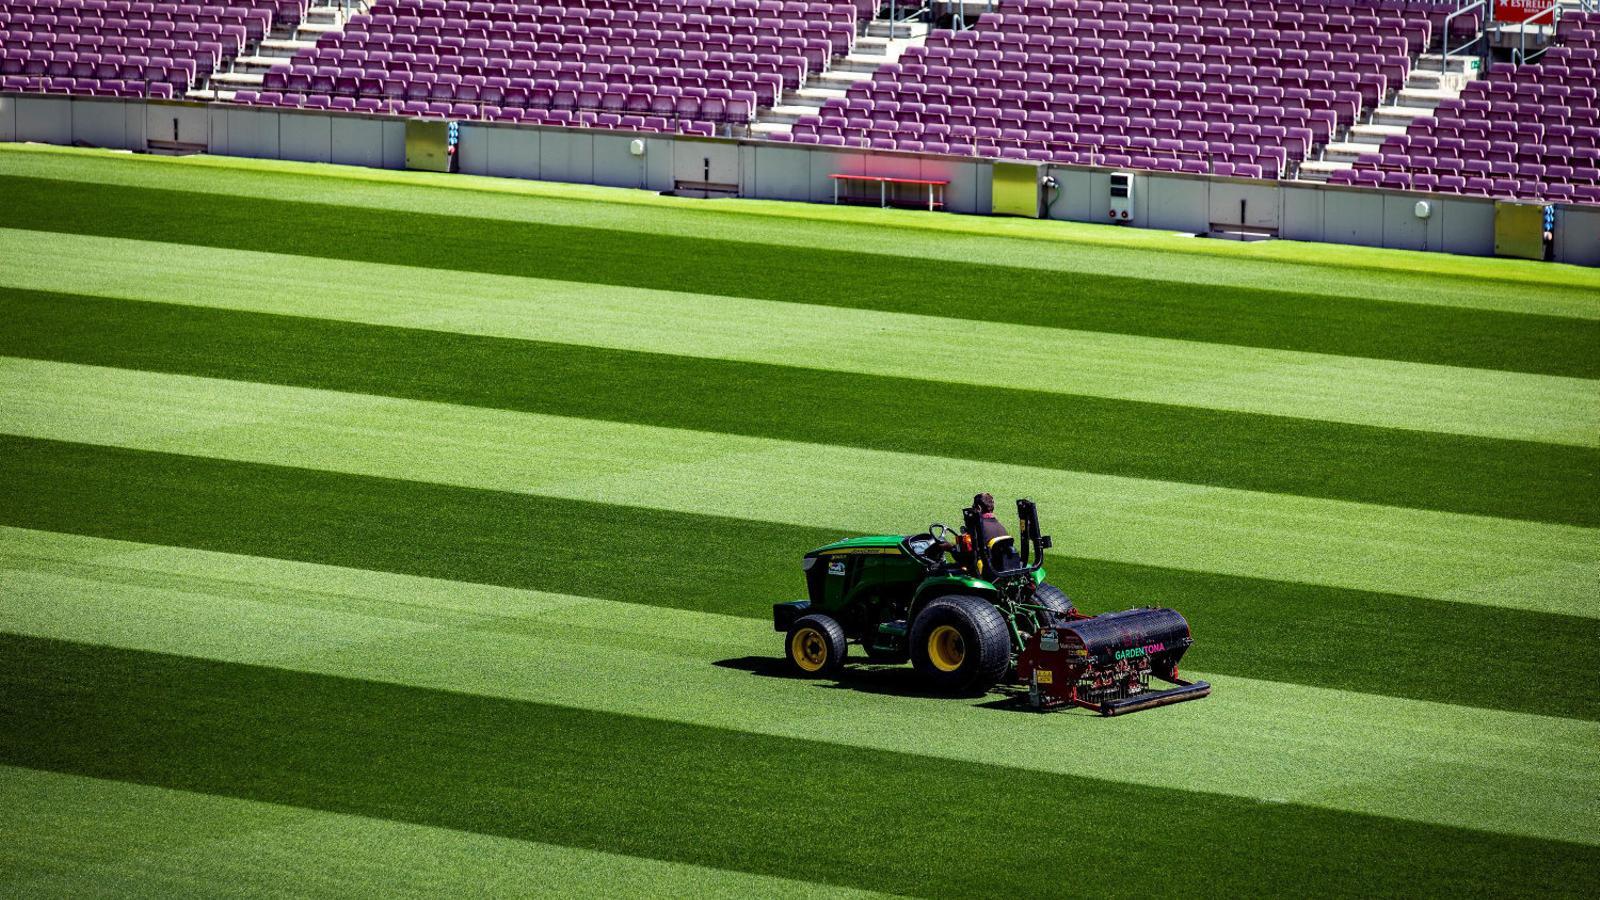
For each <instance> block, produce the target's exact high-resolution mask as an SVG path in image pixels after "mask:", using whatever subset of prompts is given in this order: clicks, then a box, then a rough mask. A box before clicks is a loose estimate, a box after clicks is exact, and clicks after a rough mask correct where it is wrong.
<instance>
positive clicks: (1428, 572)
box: [0, 359, 1600, 617]
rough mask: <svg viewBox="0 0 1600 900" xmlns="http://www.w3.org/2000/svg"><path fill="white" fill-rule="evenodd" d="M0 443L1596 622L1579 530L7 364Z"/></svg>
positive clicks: (1590, 558) (1596, 586)
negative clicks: (376, 480) (1028, 545)
mask: <svg viewBox="0 0 1600 900" xmlns="http://www.w3.org/2000/svg"><path fill="white" fill-rule="evenodd" d="M0 432H3V433H8V434H16V435H22V436H26V437H34V438H47V439H52V440H62V441H74V442H79V443H87V444H99V445H109V446H119V447H127V448H130V449H137V450H159V451H167V452H174V453H183V454H188V455H194V456H204V457H217V458H224V459H231V460H238V461H244V462H260V463H268V464H274V465H285V466H297V467H303V468H310V469H322V470H328V471H336V472H343V473H349V474H360V475H374V476H380V477H392V478H404V479H412V480H417V481H427V482H435V483H440V484H449V485H456V486H462V487H474V488H488V489H493V490H500V491H512V492H527V493H532V494H539V495H545V496H552V497H562V498H571V499H580V500H588V501H597V502H601V503H613V504H626V505H635V506H645V507H654V508H660V509H668V510H674V511H680V512H689V513H696V514H707V515H720V516H730V517H735V518H744V519H754V520H760V521H771V522H778V523H785V524H795V525H807V526H820V527H836V528H838V529H839V530H840V531H841V532H847V531H855V532H861V531H868V532H871V531H893V532H903V531H906V530H910V529H916V528H921V527H923V525H924V523H926V522H927V520H928V519H929V518H933V517H937V518H942V519H945V520H946V521H950V520H953V519H955V518H956V510H957V508H958V507H959V505H960V504H961V503H962V502H963V501H964V500H966V499H967V498H970V497H971V495H972V492H973V491H974V490H977V489H980V488H983V489H989V490H992V491H994V492H995V493H996V494H997V495H999V496H1004V497H1009V496H1017V495H1023V496H1029V497H1033V498H1035V499H1036V500H1038V501H1039V502H1040V503H1041V504H1043V506H1044V509H1045V511H1046V512H1045V515H1046V518H1047V520H1048V524H1049V527H1050V530H1051V531H1052V532H1053V533H1054V535H1055V537H1056V544H1057V546H1058V547H1061V548H1063V549H1064V550H1066V551H1067V552H1069V553H1072V554H1073V555H1077V556H1084V557H1090V558H1098V559H1107V560H1115V561H1120V562H1132V563H1142V564H1147V565H1155V566H1164V567H1169V568H1179V569H1190V570H1196V571H1202V572H1218V573H1225V574H1230V575H1245V576H1251V577H1258V578H1268V579H1273V580H1277V581H1297V582H1304V583H1310V584H1321V585H1329V586H1334V587H1348V588H1356V589H1361V590H1371V591H1380V592H1384V593H1394V594H1409V595H1414V596H1419V597H1428V598H1434V599H1442V600H1457V601H1462V602H1469V603H1482V604H1487V605H1491V606H1502V607H1507V608H1513V609H1529V610H1536V611H1540V612H1552V613H1562V614H1568V615H1577V616H1587V617H1600V603H1597V601H1596V599H1595V598H1596V597H1597V596H1600V531H1597V530H1594V529H1586V528H1579V527H1574V526H1563V525H1551V524H1543V523H1535V522H1525V521H1513V520H1509V519H1498V518H1489V517H1481V516H1467V515H1460V514H1452V513H1442V512H1432V511H1424V510H1412V509H1402V508H1398V507H1385V506H1374V505H1367V504H1358V503H1349V502H1342V501H1333V500H1317V499H1309V498H1301V497H1293V496H1288V495H1283V494H1267V493H1259V492H1251V491H1241V490H1233V489H1224V488H1211V487H1202V486H1196V485H1189V484H1178V483H1172V482H1162V481H1153V480H1143V479H1134V478H1125V477H1117V476H1108V475H1093V474H1084V473H1078V472H1066V471H1059V470H1053V469H1037V468H1030V467H1026V466H1006V465H996V464H990V463H976V462H967V461H962V460H952V459H943V458H939V457H937V456H933V455H928V456H922V455H912V454H901V453H886V452H878V451H867V450H859V449H853V448H844V447H833V446H828V445H826V444H822V443H817V444H806V443H795V442H788V441H777V440H770V439H762V438H749V437H741V436H731V435H724V434H714V433H705V432H693V431H686V430H679V429H669V428H658V427H650V426H639V425H626V424H617V423H609V422H601V421H596V420H590V419H574V418H563V417H557V416H546V415H535V414H528V413H516V412H506V411H501V410H485V409H478V408H468V407H458V406H452V405H449V404H439V403H427V402H420V401H410V400H394V399H389V398H378V397H371V396H366V395H360V394H348V393H339V392H332V391H319V390H310V389H303V388H286V387H279V386H272V385H260V384H250V383H244V382H233V381H223V380H217V379H205V378H192V377H187V376H174V375H155V374H150V373H144V372H135V371H130V370H125V369H108V368H101V367H96V366H79V365H72V364H64V363H50V362H38V361H31V360H18V359H0ZM826 438H827V436H826V435H817V439H818V440H819V441H825V440H826ZM929 449H930V451H936V450H937V448H929ZM795 549H796V551H797V552H798V551H800V550H801V549H803V548H795Z"/></svg>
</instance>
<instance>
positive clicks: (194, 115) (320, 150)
mask: <svg viewBox="0 0 1600 900" xmlns="http://www.w3.org/2000/svg"><path fill="white" fill-rule="evenodd" d="M460 134H461V144H460V148H459V154H458V155H459V168H460V171H462V172H465V173H468V174H475V175H491V176H499V177H507V178H523V179H537V180H543V181H562V182H573V183H580V184H599V185H609V186H613V187H626V188H639V189H644V190H653V191H672V192H675V193H679V194H688V195H692V196H740V197H752V198H760V199H771V200H794V201H803V202H812V203H830V202H832V201H833V197H834V193H833V192H834V182H833V179H831V178H830V177H829V176H830V175H834V174H850V175H878V176H889V177H898V178H913V179H936V180H945V181H948V182H949V184H948V186H947V187H946V188H945V190H944V197H943V200H944V207H945V209H947V210H949V211H951V212H957V213H971V214H988V213H990V212H991V211H992V186H993V169H994V165H993V163H992V162H990V161H987V160H979V159H965V158H956V157H947V156H932V155H920V154H913V153H896V152H882V151H868V150H862V149H850V148H843V147H820V146H814V145H795V144H778V143H772V142H768V141H748V140H737V139H728V138H692V137H684V136H678V135H668V134H633V133H627V132H608V131H583V130H577V129H567V128H536V127H528V126H521V125H511V124H503V123H487V122H463V123H462V126H461V131H460ZM0 140H3V141H33V142H39V143H48V144H59V145H73V144H76V145H83V146H96V147H108V148H116V149H125V150H133V151H140V152H146V151H154V152H163V151H165V152H192V151H205V152H209V153H214V154H219V155H225V156H240V157H249V158H256V159H284V160H297V161H302V162H326V163H339V164H344V165H358V166H368V167H372V168H386V169H400V168H404V166H405V120H404V119H402V118H397V117H389V116H366V115H351V114H348V113H325V112H317V111H296V110H278V109H263V108H257V107H243V106H234V105H232V104H225V103H211V104H207V103H197V102H189V101H158V100H150V101H145V100H129V99H109V98H88V97H53V96H52V97H47V96H38V95H18V94H9V95H3V94H0ZM1111 171H1112V170H1109V169H1094V168H1087V167H1078V166H1045V165H1041V166H1039V172H1040V177H1041V179H1042V178H1043V177H1044V176H1045V175H1050V176H1053V177H1054V178H1055V179H1056V180H1057V182H1058V183H1059V189H1058V190H1056V191H1054V192H1048V191H1041V202H1040V210H1039V215H1040V217H1042V218H1052V219H1061V220H1070V221H1078V222H1100V223H1104V222H1108V221H1109V216H1108V210H1109V209H1110V189H1111V184H1110V181H1111ZM1418 200H1425V201H1427V202H1428V204H1429V207H1430V214H1429V215H1428V216H1427V217H1426V218H1421V217H1418V216H1417V215H1416V213H1415V209H1416V204H1417V201H1418ZM1130 212H1131V218H1130V220H1129V222H1130V224H1131V225H1132V226H1133V227H1141V228H1155V229H1160V230H1164V231H1174V232H1181V233H1186V234H1199V233H1207V232H1215V231H1221V232H1241V233H1250V232H1255V233H1260V234H1267V235H1275V236H1278V237H1282V238H1288V239H1293V240H1303V241H1319V242H1328V243H1340V244H1355V245H1361V246H1370V247H1389V248H1396V249H1407V250H1436V251H1446V252H1450V253H1460V254H1467V255H1473V256H1488V255H1492V254H1493V253H1494V223H1495V208H1494V201H1493V200H1488V199H1476V198H1466V197H1460V198H1457V197H1446V196H1440V195H1429V194H1415V193H1405V192H1389V191H1374V190H1366V189H1359V188H1346V187H1334V186H1328V185H1318V184H1303V183H1298V182H1260V181H1250V180H1245V179H1236V178H1222V177H1213V176H1200V175H1178V174H1167V173H1136V174H1135V178H1134V192H1133V197H1132V209H1131V211H1130ZM1553 243H1554V251H1555V258H1556V259H1557V260H1559V261H1562V262H1570V263H1577V264H1580V265H1590V266H1600V210H1597V209H1593V208H1585V207H1572V206H1563V207H1561V208H1560V210H1559V212H1558V215H1557V226H1556V230H1555V234H1554V242H1553Z"/></svg>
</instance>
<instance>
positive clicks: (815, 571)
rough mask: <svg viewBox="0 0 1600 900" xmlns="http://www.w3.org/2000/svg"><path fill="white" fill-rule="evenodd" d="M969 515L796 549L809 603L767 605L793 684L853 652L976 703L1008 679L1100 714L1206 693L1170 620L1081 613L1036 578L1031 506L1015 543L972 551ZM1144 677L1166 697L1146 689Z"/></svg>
mask: <svg viewBox="0 0 1600 900" xmlns="http://www.w3.org/2000/svg"><path fill="white" fill-rule="evenodd" d="M979 517H980V513H979V512H978V510H977V509H976V508H970V509H967V510H964V511H963V527H962V530H961V532H960V533H959V534H958V533H954V532H952V531H951V529H950V528H949V527H947V526H945V525H942V524H939V523H934V524H933V525H930V526H929V527H928V530H927V531H926V532H923V533H920V534H913V535H874V536H869V537H856V538H847V539H845V540H841V541H835V542H834V543H831V544H828V545H826V546H824V547H819V548H817V549H815V550H813V551H811V552H810V553H807V554H806V555H805V558H804V561H803V563H802V566H803V568H804V570H805V574H806V586H807V588H808V594H809V597H810V599H808V600H797V601H794V602H790V603H777V604H774V605H773V608H772V620H773V627H774V628H775V629H776V630H777V631H779V632H782V633H784V635H785V645H784V646H785V649H786V651H787V655H788V659H789V662H790V664H791V665H792V666H793V667H794V669H795V670H796V671H797V672H798V673H799V674H801V675H806V676H812V677H836V676H838V675H839V674H840V673H841V672H842V670H843V667H844V665H845V663H846V659H847V655H848V648H849V645H850V644H857V645H859V646H860V647H861V649H862V651H863V652H864V653H865V654H866V656H867V658H868V660H870V661H873V662H878V663H904V662H906V661H907V660H910V662H911V664H912V666H913V667H914V668H915V669H916V670H917V672H918V673H919V674H920V675H921V676H922V677H923V679H924V680H925V681H926V683H927V684H928V686H929V687H930V688H932V689H933V690H935V691H938V692H941V693H951V694H973V693H982V692H984V691H987V690H989V689H990V688H992V687H994V686H995V685H997V684H999V683H1001V682H1003V681H1008V680H1010V681H1014V682H1016V683H1020V684H1025V685H1027V687H1028V696H1029V699H1030V701H1031V702H1032V704H1033V705H1034V706H1035V707H1037V708H1039V709H1053V708H1056V707H1060V706H1067V705H1076V706H1082V707H1086V708H1089V709H1093V710H1095V711H1097V712H1100V713H1101V714H1102V715H1116V714H1117V713H1120V712H1130V711H1133V710H1136V709H1147V708H1150V707H1152V706H1162V705H1166V704H1169V703H1177V702H1180V701H1183V700H1192V699H1197V698H1199V697H1204V696H1206V695H1207V694H1209V693H1210V691H1211V687H1210V685H1208V684H1206V683H1205V682H1203V681H1202V682H1190V681H1185V680H1183V679H1181V678H1180V677H1179V676H1178V660H1179V659H1180V658H1181V657H1182V656H1183V653H1184V651H1185V650H1186V649H1187V648H1188V647H1189V646H1190V644H1192V643H1193V640H1192V638H1191V636H1190V633H1189V623H1188V622H1187V621H1186V620H1185V619H1184V618H1183V617H1182V616H1180V615H1178V613H1177V612H1175V611H1173V610H1170V609H1163V608H1156V607H1147V608H1143V609H1131V610H1126V611H1124V612H1118V613H1108V614H1105V615H1101V616H1086V615H1083V614H1081V613H1079V612H1078V611H1077V610H1076V609H1074V608H1073V605H1072V601H1071V600H1069V599H1068V598H1067V595H1066V594H1065V593H1064V592H1063V591H1062V590H1061V589H1060V588H1058V587H1056V586H1054V585H1052V584H1050V583H1049V582H1047V581H1045V580H1044V579H1045V570H1044V551H1045V550H1047V549H1049V548H1050V538H1049V536H1047V535H1044V534H1042V533H1041V532H1040V530H1039V513H1038V509H1037V507H1036V506H1035V505H1034V504H1033V502H1032V501H1030V500H1018V501H1017V518H1018V519H1019V521H1020V527H1019V532H1018V535H1017V536H1016V537H1015V538H1011V537H1004V536H1002V537H998V538H995V539H994V540H993V541H992V542H991V543H990V544H989V545H988V546H980V545H979V543H980V542H978V541H977V540H976V536H978V535H981V534H982V533H983V531H982V528H981V527H980V520H979ZM952 546H953V547H955V548H956V550H955V552H954V553H953V554H952V555H953V556H954V557H955V560H954V562H951V561H950V560H949V559H948V558H947V550H948V548H950V547H952ZM1152 677H1154V678H1158V679H1160V680H1163V681H1166V682H1169V683H1171V684H1173V685H1175V687H1174V688H1172V689H1168V690H1156V689H1152V688H1151V685H1150V680H1151V678H1152Z"/></svg>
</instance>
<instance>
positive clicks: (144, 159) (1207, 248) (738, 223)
mask: <svg viewBox="0 0 1600 900" xmlns="http://www.w3.org/2000/svg"><path fill="white" fill-rule="evenodd" d="M0 172H3V173H5V174H11V175H26V176H31V177H42V178H54V179H62V180H67V181H82V182H93V183H100V184H120V185H126V186H132V187H156V188H177V189H182V190H187V191H195V192H201V193H217V194H229V195H236V196H242V197H263V198H272V199H278V200H289V201H301V202H311V203H324V204H334V205H339V206H356V207H363V208H366V209H370V210H372V211H374V212H375V213H380V214H381V213H382V212H383V211H385V210H401V211H410V212H424V213H440V212H444V213H449V214H459V215H470V216H474V217H478V218H491V219H502V220H506V221H513V222H541V223H546V224H556V225H563V224H564V225H580V226H584V227H589V228H597V227H598V228H607V229H615V230H622V231H642V232H662V233H671V234H679V235H687V236H691V237H698V238H712V239H724V240H734V241H739V242H750V241H754V242H757V243H769V244H779V245H786V246H802V247H811V248H817V249H835V250H850V251H867V252H871V253H874V254H880V255H884V256H888V257H902V258H906V259H908V260H909V261H910V262H911V263H912V264H915V262H916V261H917V260H919V259H931V260H938V261H947V260H951V259H963V260H968V261H971V262H978V263H992V264H998V265H1006V266H1019V267H1024V268H1033V269H1042V270H1049V271H1057V272H1064V273H1082V274H1086V275H1093V274H1113V275H1118V274H1125V273H1127V272H1129V271H1138V272H1140V273H1143V274H1144V275H1147V276H1150V277H1155V278H1161V279H1164V280H1172V281H1182V282H1186V283H1206V284H1213V285H1222V286H1229V285H1231V286H1236V287H1267V288H1273V289H1278V290H1292V291H1302V292H1310V293H1324V294H1328V295H1330V296H1339V297H1361V298H1366V299H1373V300H1392V301H1397V302H1407V303H1424V304H1435V305H1448V306H1464V307H1470V308H1476V309H1493V310H1500V311H1505V312H1522V313H1533V314H1540V315H1557V316H1568V317H1572V318H1584V319H1595V318H1600V303H1596V302H1595V297H1594V291H1595V290H1596V289H1597V288H1600V274H1597V273H1596V272H1595V271H1594V270H1593V269H1586V268H1584V267H1581V266H1566V265H1556V264H1550V263H1531V262H1527V261H1524V260H1512V259H1493V258H1475V257H1463V256H1450V255H1446V254H1440V253H1415V252H1409V251H1399V250H1380V249H1376V248H1371V247H1350V246H1340V245H1335V244H1317V243H1305V242H1300V241H1263V242H1254V243H1239V242H1233V241H1196V240H1192V239H1189V238H1188V237H1187V236H1186V235H1171V234H1168V233H1166V232H1161V231H1152V230H1146V229H1128V228H1113V227H1108V226H1104V225H1098V224H1083V223H1077V222H1062V221H1051V222H1040V221H1031V220H1026V219H1008V218H996V217H983V216H928V215H925V214H921V213H917V212H914V211H912V212H908V211H903V210H894V209H889V210H879V209H870V208H863V207H850V206H843V207H841V206H825V205H818V204H805V203H782V202H773V201H760V200H740V201H736V202H710V203H708V202H705V201H700V200H689V199H684V198H681V197H666V196H660V195H656V194H653V193H650V192H647V191H637V190H622V189H617V188H607V187H597V186H594V185H579V184H560V183H555V182H539V181H522V180H518V179H505V178H477V177H473V176H466V175H460V174H452V175H437V174H434V173H429V172H390V171H382V170H374V169H362V168H353V167H344V166H327V165H320V164H303V163H291V162H284V161H280V160H245V159H238V158H228V157H205V156H191V157H151V156H135V157H129V156H127V155H126V154H117V155H115V156H112V157H110V158H106V157H105V156H100V157H99V158H96V154H95V152H94V151H92V150H83V149H70V150H69V149H64V148H58V147H48V148H47V147H43V146H35V145H19V144H9V145H0Z"/></svg>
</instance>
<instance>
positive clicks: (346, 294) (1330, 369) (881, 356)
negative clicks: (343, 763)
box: [0, 229, 1600, 446]
mask: <svg viewBox="0 0 1600 900" xmlns="http://www.w3.org/2000/svg"><path fill="white" fill-rule="evenodd" d="M0 258H4V259H8V260H10V261H11V262H10V263H9V264H8V265H7V266H6V267H4V269H3V270H0V285H4V286H8V287H17V288H27V289H32V290H48V291H57V292H63V293H80V294H89V295H95V296H108V297H124V298H128V299H136V300H152V301H159V302H167V303H176V304H182V305H192V306H201V307H208V308H217V309H229V310H244V311H250V312H262V313H275V314H283V315H297V316H309V317H314V318H322V319H333V320H337V321H345V322H359V323H364V324H374V325H392V326H400V327H407V328H424V329H430V330H437V331H448V332H454V333H460V334H471V335H479V336H492V337H507V338H517V339H527V340H540V341H551V342H557V343H567V344H577V345H582V346H596V347H607V348H613V349H621V350H635V351H645V352H652V353H665V354H673V355H679V356H692V357H701V358H715V359H727V360H735V361H741V362H756V363H770V364H776V365H796V366H806V367H810V368H816V369H825V370H832V371H845V372H858V373H865V374H871V375H888V376H898V377H910V378H929V379H936V380H940V381H955V382H965V383H970V384H980V385H986V386H994V387H1012V388H1020V389H1027V390H1047V391H1055V392H1060V393H1065V394H1080V395H1087V396H1095V397H1107V398H1112V399H1119V400H1137V401H1145V402H1152V403H1169V404H1176V405H1180V406H1193V407H1203V408H1208V409H1219V410H1228V411H1235V412H1250V413H1264V414H1267V415H1280V416H1295V417H1301V418H1312V419H1321V420H1325V421H1335V422H1345V423H1350V424H1358V425H1375V426H1379V427H1389V428H1408V429H1416V430H1424V431H1436V432H1443V433H1449V434H1463V435H1474V436H1480V437H1495V438H1507V439H1512V440H1531V441H1542V442H1546V443H1560V444H1575V445H1579V446H1600V381H1592V380H1587V379H1581V378H1562V377H1556V376H1547V375H1530V374H1522V373H1514V372H1496V371H1487V370H1479V369H1463V368H1457V367H1452V366H1436V365H1425V364H1420V363H1405V362H1390V361H1383V360H1371V359H1352V358H1346V357H1338V356H1330V355H1325V354H1317V353H1298V352H1290V351H1281V350H1265V349H1254V348H1248V347H1235V346H1224V345H1217V344H1206V343H1198V342H1194V341H1179V340H1166V339H1161V338H1147V337H1133V336H1126V335H1117V334H1106V333H1099V332H1087V331H1073V330H1066V329H1056V328H1034V327H1026V326H1017V325H1008V324H1000V323H990V322H973V321H965V320H956V319H944V318H937V317H932V316H918V315H906V314H901V313H887V312H876V311H872V310H856V309H846V308H836V307H822V306H811V305H805V304H793V303H779V302H772V301H766V300H751V299H744V298H735V297H717V296H709V295H703V294H684V293H677V292H672V291H656V290H647V289H638V288H625V287H614V286H609V285H591V284H578V283H574V282H565V281H551V280H545V279H532V278H516V277H511V276H502V275H484V274H474V273H465V272H445V271H440V270H437V269H424V268H413V267H408V266H391V265H382V264H374V263H356V262H345V261H334V260H326V259H314V258H309V257H300V256H289V255H282V254H273V253H258V252H253V251H239V250H219V249H209V248H201V247H192V246H188V245H182V244H168V243H158V242H151V241H134V240H125V239H120V238H98V237H84V236H76V235H58V234H44V233H40V232H31V231H23V230H17V229H0ZM66 260H71V263H70V264H69V265H64V264H63V263H64V261H66ZM974 347H981V348H982V358H983V359H986V360H994V361H998V362H999V364H998V365H981V366H980V365H977V364H975V356H974V352H973V348H974Z"/></svg>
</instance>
